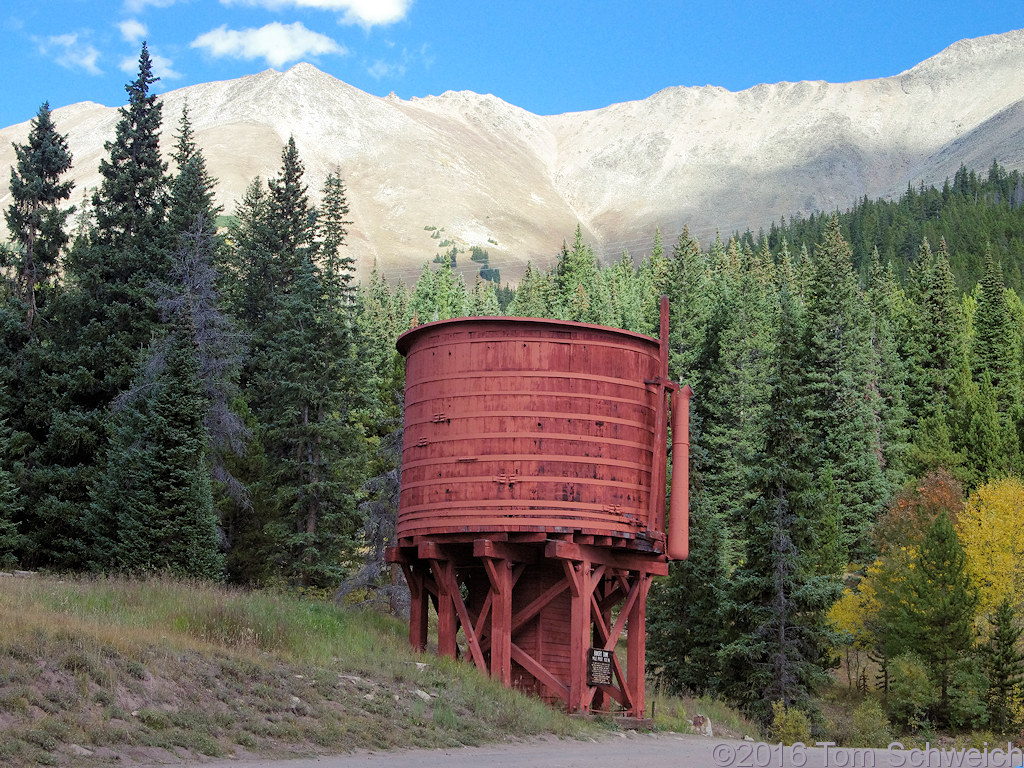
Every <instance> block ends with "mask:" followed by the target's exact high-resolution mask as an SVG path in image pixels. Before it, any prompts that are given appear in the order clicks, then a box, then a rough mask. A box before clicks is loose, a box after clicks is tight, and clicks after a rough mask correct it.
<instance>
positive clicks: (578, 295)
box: [554, 224, 614, 325]
mask: <svg viewBox="0 0 1024 768" xmlns="http://www.w3.org/2000/svg"><path fill="white" fill-rule="evenodd" d="M554 282H555V287H556V289H557V296H558V304H559V318H560V319H562V320H575V321H577V322H583V323H597V324H598V325H611V324H612V323H613V322H614V317H613V312H612V307H611V302H610V299H609V297H608V295H607V293H606V291H605V289H604V285H603V283H602V281H601V275H600V268H599V267H598V264H597V257H596V256H594V249H593V248H591V247H590V246H589V245H587V244H586V243H584V242H583V228H582V227H581V226H580V225H579V224H577V225H576V234H575V235H574V238H573V244H572V248H571V249H570V248H569V247H568V246H567V245H566V244H565V243H563V244H562V250H561V252H560V253H559V256H558V262H557V264H556V265H555V269H554Z"/></svg>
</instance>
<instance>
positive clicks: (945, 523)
mask: <svg viewBox="0 0 1024 768" xmlns="http://www.w3.org/2000/svg"><path fill="white" fill-rule="evenodd" d="M977 605H978V591H977V589H976V588H975V587H974V585H973V584H972V583H971V581H970V578H969V576H968V574H967V558H966V556H965V555H964V550H963V547H961V546H960V542H959V540H958V539H957V535H956V530H955V529H954V528H953V523H952V522H951V521H950V519H949V516H948V515H947V514H946V513H945V511H943V512H941V513H940V514H939V516H938V517H937V518H936V519H935V522H934V523H933V524H932V526H931V527H930V528H929V529H928V532H927V533H926V534H925V538H924V541H923V542H922V544H921V550H920V552H919V553H917V555H916V556H915V557H913V559H912V560H911V561H910V567H908V568H906V569H905V570H904V571H903V573H902V577H901V578H900V579H896V580H895V581H894V582H893V584H892V588H891V590H890V591H889V593H888V597H887V599H885V600H884V602H883V604H882V607H881V610H880V616H879V620H880V621H881V622H882V623H883V624H884V625H886V626H887V627H888V629H889V637H890V644H891V646H892V647H891V648H890V649H889V654H888V655H889V656H890V657H894V656H896V655H898V654H899V653H903V652H906V651H912V652H914V653H916V654H918V655H919V656H921V658H922V659H924V660H925V662H927V663H928V665H929V668H930V670H931V671H932V674H933V676H934V679H935V683H936V685H937V686H938V687H939V690H940V698H941V705H942V707H943V711H944V712H947V711H948V707H949V687H950V680H951V677H952V672H953V664H954V662H956V661H957V659H959V658H960V657H961V655H962V654H963V653H965V652H967V651H968V650H970V649H971V648H972V647H973V645H974V612H975V608H976V607H977Z"/></svg>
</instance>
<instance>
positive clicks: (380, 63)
mask: <svg viewBox="0 0 1024 768" xmlns="http://www.w3.org/2000/svg"><path fill="white" fill-rule="evenodd" d="M387 45H388V47H389V48H394V43H387ZM433 63H434V57H433V56H432V55H431V54H430V48H429V46H428V45H427V44H426V43H424V44H423V45H422V46H420V48H419V49H414V50H412V51H410V50H409V49H408V48H402V51H401V53H400V54H399V55H398V57H397V58H396V59H395V60H393V61H386V60H384V59H375V60H374V62H373V63H372V64H370V65H369V66H367V67H366V72H367V74H369V75H370V77H372V78H374V79H376V80H383V79H384V78H385V77H397V78H401V77H404V76H405V73H406V72H408V71H409V67H410V66H413V65H417V66H422V67H423V68H425V69H429V68H430V65H431V64H433Z"/></svg>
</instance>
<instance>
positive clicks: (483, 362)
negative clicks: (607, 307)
mask: <svg viewBox="0 0 1024 768" xmlns="http://www.w3.org/2000/svg"><path fill="white" fill-rule="evenodd" d="M398 348H399V350H400V351H401V352H402V353H403V354H404V355H405V357H406V403H405V408H406V412H405V436H404V444H403V452H402V490H401V502H400V506H399V514H398V529H397V534H398V537H399V539H403V538H408V537H413V536H419V535H434V534H446V533H456V532H480V533H491V532H509V531H548V532H578V533H583V534H594V535H596V536H614V537H616V538H617V539H621V540H623V541H625V542H627V546H629V545H635V546H637V547H642V548H648V547H650V546H652V545H657V546H658V547H659V548H660V544H661V542H662V541H663V539H664V535H663V534H661V533H656V532H654V531H651V528H652V527H656V526H654V525H652V523H654V522H657V521H655V520H652V509H653V505H654V504H655V503H656V504H661V500H662V499H663V491H662V490H660V489H659V491H660V493H659V492H656V493H655V496H656V497H657V498H656V499H654V500H652V498H651V493H652V487H657V486H656V483H658V482H659V481H658V479H657V478H656V477H655V475H656V474H657V473H656V472H655V471H654V469H655V467H657V466H659V463H660V465H661V466H663V464H664V453H663V449H664V437H663V436H661V435H659V434H658V432H659V429H660V426H659V424H658V409H659V398H660V401H661V403H664V400H665V393H664V390H663V389H660V388H659V386H658V381H659V379H658V377H659V375H660V374H661V368H662V362H661V351H660V349H659V344H658V342H657V341H656V340H654V339H651V338H649V337H647V336H642V335H640V334H637V333H631V332H628V331H622V330H617V329H613V328H607V327H603V326H595V325H585V324H581V323H570V322H560V321H554V320H538V319H526V318H494V319H488V318H479V317H477V318H468V319H461V320H447V321H442V322H437V323H429V324H427V325H422V326H419V327H417V328H414V329H413V330H411V331H409V332H407V333H405V334H404V335H402V336H401V337H400V339H399V341H398ZM662 407H664V406H662ZM659 457H660V458H659ZM660 478H661V480H660V482H661V483H663V482H664V475H661V476H660Z"/></svg>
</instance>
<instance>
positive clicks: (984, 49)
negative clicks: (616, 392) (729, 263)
mask: <svg viewBox="0 0 1024 768" xmlns="http://www.w3.org/2000/svg"><path fill="white" fill-rule="evenodd" d="M1021 72H1024V30H1018V31H1014V32H1008V33H1006V34H1001V35H992V36H988V37H983V38H977V39H972V40H963V41H960V42H958V43H955V44H954V45H951V46H950V47H949V48H947V49H946V50H944V51H942V52H940V53H939V54H937V55H936V56H934V57H932V58H930V59H928V60H926V61H924V62H922V63H921V64H919V65H917V66H915V67H913V68H912V69H910V70H908V71H906V72H903V73H901V74H899V75H896V76H893V77H887V78H881V79H877V80H865V81H860V82H853V83H838V84H836V83H826V82H823V81H816V82H800V83H777V84H772V85H758V86H755V87H753V88H750V89H748V90H745V91H741V92H738V93H734V92H730V91H727V90H725V89H723V88H718V87H713V86H704V87H674V88H667V89H665V90H663V91H660V92H659V93H656V94H654V95H653V96H651V97H649V98H647V99H643V100H640V101H633V102H627V103H623V104H613V105H611V106H608V107H605V108H603V109H598V110H593V111H588V112H575V113H568V114H563V115H552V116H540V115H534V114H532V113H530V112H526V111H525V110H522V109H519V108H518V107H515V106H513V105H511V104H507V103H506V102H504V101H502V100H501V99H498V98H496V97H494V96H491V95H480V94H476V93H472V92H465V91H463V92H451V91H449V92H446V93H443V94H441V95H440V96H429V97H426V98H422V99H419V98H414V99H411V100H408V101H405V100H401V99H399V98H397V97H395V96H393V95H392V96H389V97H386V98H379V97H376V96H371V95H369V94H367V93H364V92H362V91H360V90H358V89H356V88H353V87H352V86H350V85H347V84H346V83H343V82H341V81H340V80H337V79H335V78H334V77H332V76H330V75H327V74H324V73H323V72H321V71H319V70H318V69H316V68H315V67H313V66H311V65H309V64H298V65H296V66H294V67H292V68H291V69H289V70H288V71H287V72H283V73H282V72H276V71H274V70H267V71H266V72H262V73H260V74H256V75H250V76H247V77H243V78H240V79H238V80H230V81H223V82H214V83H205V84H201V85H194V86H189V87H187V88H182V89H179V90H176V91H171V92H169V93H167V94H165V96H164V104H165V107H164V136H165V137H166V142H165V143H166V149H167V150H168V151H169V150H170V147H171V144H172V143H173V141H172V136H173V134H174V132H175V131H174V127H175V125H176V123H177V120H178V117H179V115H180V114H181V110H182V106H183V105H184V104H185V103H186V102H187V103H188V107H189V112H190V114H191V117H192V122H193V126H194V128H195V131H196V135H197V140H198V143H199V144H200V145H201V146H202V148H203V151H204V152H205V154H206V157H207V161H208V163H209V166H210V169H211V171H212V173H213V174H214V175H215V176H216V177H217V178H218V179H219V191H218V195H219V200H220V202H221V203H222V204H223V205H224V207H225V211H226V212H228V213H230V212H231V211H232V210H233V208H234V203H235V201H236V200H237V199H238V198H239V197H240V196H241V194H242V193H243V191H244V189H245V187H246V186H247V184H248V182H249V181H250V180H251V179H252V178H253V177H254V176H257V175H260V176H263V177H267V176H272V175H274V174H275V173H276V172H277V169H278V167H279V165H280V153H281V148H282V146H283V144H284V143H285V142H286V141H287V138H288V136H289V135H290V134H291V135H294V137H295V141H296V143H297V145H298V148H299V151H300V153H301V155H302V157H303V160H304V162H305V164H306V169H307V180H308V182H309V185H310V189H311V191H312V192H313V193H314V194H315V193H316V191H317V190H319V188H320V185H321V184H322V182H323V179H324V177H325V176H326V175H327V173H328V172H329V171H330V170H331V169H332V168H335V167H337V168H339V169H340V171H341V173H342V175H343V177H344V178H345V181H346V184H347V187H348V198H349V203H350V205H351V216H350V218H351V219H352V220H353V222H354V224H353V226H352V227H351V228H350V238H349V245H350V247H351V250H352V252H353V255H354V256H356V258H357V260H358V263H359V269H360V271H361V272H365V271H367V270H368V269H369V267H370V265H371V264H372V262H373V260H375V259H376V260H377V261H378V262H379V263H380V264H381V265H382V266H383V267H384V268H385V271H386V272H387V273H388V275H389V276H392V277H400V278H404V279H414V278H415V276H416V275H417V274H418V272H419V270H420V268H421V266H422V264H423V262H424V261H426V260H427V259H429V258H432V257H433V255H434V254H435V253H437V252H438V250H440V248H439V244H440V242H442V241H443V240H444V239H448V240H451V241H452V242H455V243H457V244H459V245H460V246H464V247H468V246H472V245H479V246H482V247H484V248H486V249H487V250H488V251H489V253H490V255H491V266H493V267H498V268H500V269H501V271H502V277H503V279H515V278H516V276H517V274H518V273H519V272H520V271H521V269H522V267H523V266H524V265H525V263H526V261H527V260H528V259H532V260H534V261H535V262H540V263H542V264H548V263H550V262H551V261H552V260H553V259H554V256H555V255H556V253H557V251H558V248H559V247H560V245H561V242H562V240H563V239H565V238H571V236H572V232H573V230H574V229H575V227H576V224H577V222H579V223H580V224H581V225H582V226H583V230H584V233H585V236H586V237H587V239H588V240H589V242H591V243H593V244H594V245H595V248H596V250H597V251H598V253H599V254H600V255H602V257H604V258H605V259H612V258H615V257H617V256H618V255H619V254H620V253H621V251H622V248H624V247H625V248H628V249H629V250H630V252H631V253H633V254H634V255H635V256H639V255H641V254H643V253H644V252H646V251H648V250H649V248H650V244H651V238H652V235H653V232H654V228H655V227H660V228H661V230H662V232H663V234H664V236H665V238H666V239H674V237H675V236H676V235H677V234H678V232H679V231H680V230H681V229H682V226H683V225H684V224H688V225H689V226H690V229H691V231H692V232H694V233H695V234H696V235H698V236H699V237H701V238H702V240H704V241H705V242H706V240H707V238H709V237H713V236H714V232H715V230H716V229H719V230H721V231H722V232H723V233H724V234H729V233H731V232H733V231H734V230H741V231H742V230H744V229H746V228H747V227H749V228H751V229H752V230H754V231H755V232H756V231H757V229H758V228H759V227H762V226H767V225H768V224H770V222H771V221H773V220H778V219H779V217H781V216H787V217H788V216H790V215H791V214H793V213H801V214H804V215H806V214H808V213H810V212H812V211H815V210H831V209H834V208H837V207H838V208H846V207H848V206H849V205H850V204H851V203H852V202H853V201H854V200H855V199H857V198H859V197H862V196H864V195H867V196H868V197H870V198H875V197H882V196H890V195H898V194H900V193H901V192H902V191H903V190H905V189H906V187H907V185H908V184H917V183H919V182H921V181H924V182H925V183H936V184H941V183H942V181H943V180H944V179H945V178H947V177H951V176H952V175H953V174H954V173H955V171H956V169H957V168H958V167H959V166H960V165H961V164H962V163H963V164H966V165H967V166H968V167H972V168H975V169H978V170H982V171H983V170H985V169H987V168H988V166H989V165H991V163H992V160H993V159H997V160H998V161H999V163H1000V164H1001V165H1003V166H1005V167H1007V168H1010V169H1013V168H1021V167H1024V77H1021V75H1020V73H1021ZM43 98H45V94H41V95H40V99H41V100H42V99H43ZM54 119H55V121H56V123H57V126H58V129H59V130H60V131H61V132H63V133H67V134H68V135H69V143H70V146H71V149H72V152H73V153H74V158H75V170H74V174H73V175H74V178H75V182H76V192H75V194H74V202H76V203H77V202H79V201H80V198H81V195H82V188H83V187H94V186H95V185H96V184H98V181H99V177H98V174H97V170H96V169H97V167H98V164H99V160H100V157H101V156H102V155H103V153H104V149H103V143H104V142H105V141H108V140H110V139H111V138H112V137H113V134H114V126H115V124H116V122H117V119H118V114H117V110H116V109H115V108H112V107H104V106H101V105H99V104H94V103H89V102H86V103H80V104H73V105H70V106H66V107H62V108H59V109H56V110H55V111H54ZM27 132H28V124H27V123H23V124H20V125H16V126H11V127H9V128H5V129H3V130H0V168H6V167H7V166H8V165H10V164H11V163H12V162H13V159H14V153H13V150H12V149H11V142H14V141H17V142H21V141H24V140H25V137H26V136H27ZM7 179H8V174H7V173H6V172H3V173H0V206H6V205H7V204H8V202H9V198H8V195H7V189H6V188H7ZM426 227H438V228H440V227H443V228H444V232H443V233H442V237H441V238H437V239H431V238H430V235H431V232H430V231H428V230H427V229H426ZM466 263H467V264H468V259H467V260H466Z"/></svg>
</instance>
